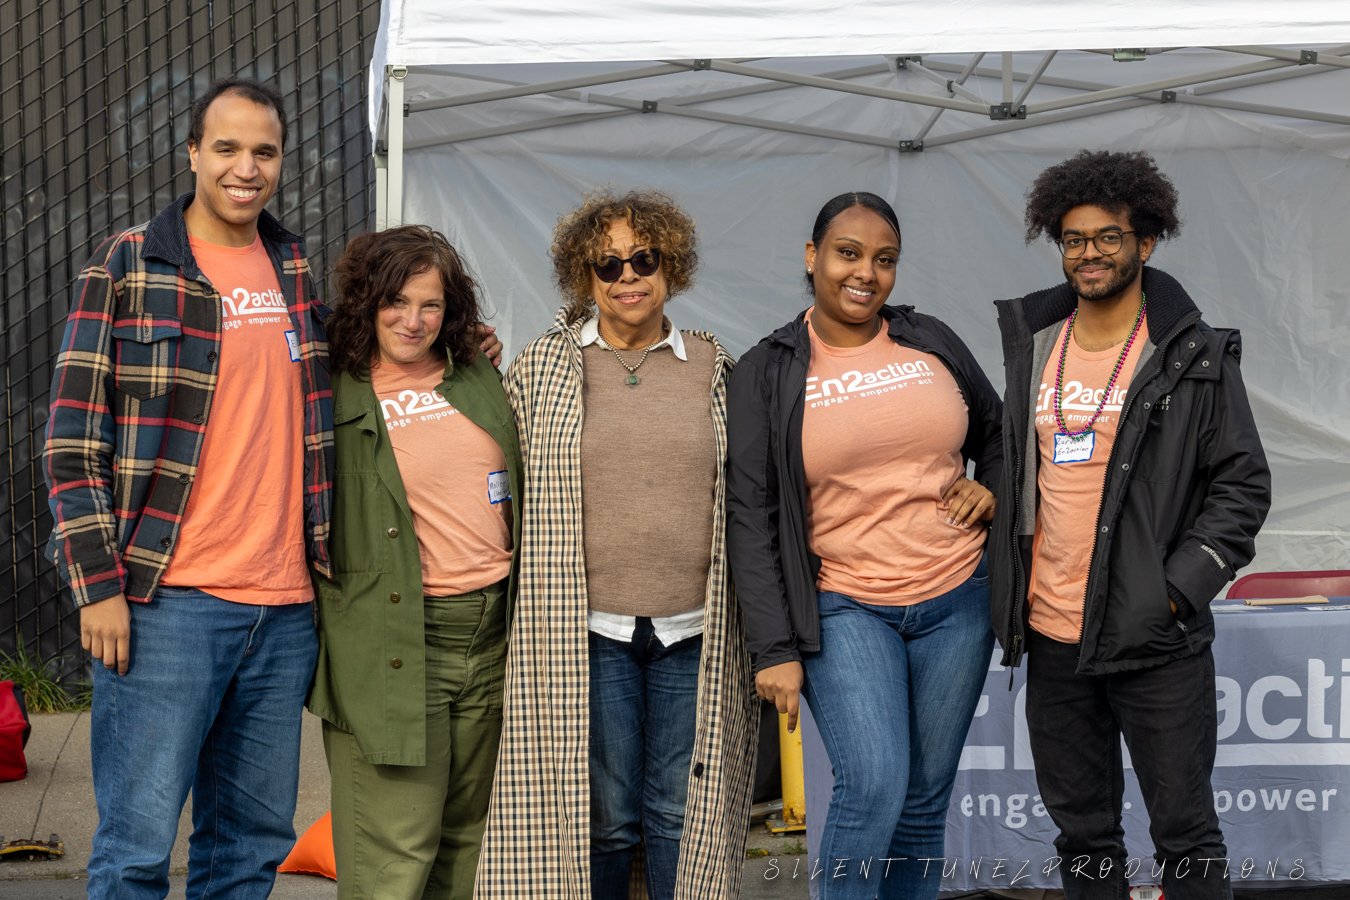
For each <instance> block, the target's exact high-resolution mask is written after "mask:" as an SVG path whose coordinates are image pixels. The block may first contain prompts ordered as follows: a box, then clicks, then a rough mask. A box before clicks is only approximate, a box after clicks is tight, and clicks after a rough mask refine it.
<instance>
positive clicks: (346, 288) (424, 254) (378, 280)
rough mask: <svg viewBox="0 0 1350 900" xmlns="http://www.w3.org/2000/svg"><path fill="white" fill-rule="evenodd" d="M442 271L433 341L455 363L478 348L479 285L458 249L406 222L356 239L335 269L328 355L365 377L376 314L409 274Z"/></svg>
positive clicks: (372, 356) (373, 348)
mask: <svg viewBox="0 0 1350 900" xmlns="http://www.w3.org/2000/svg"><path fill="white" fill-rule="evenodd" d="M432 268H434V269H436V270H437V271H438V272H440V275H441V286H442V288H443V289H444V290H445V318H444V320H443V321H442V322H441V333H440V334H439V335H438V336H437V337H436V341H435V343H434V344H433V346H435V347H440V348H443V349H444V350H446V351H448V352H449V354H450V357H451V359H453V360H454V362H455V365H459V366H464V365H468V364H469V363H471V362H473V358H474V355H475V354H477V353H478V344H479V335H478V333H477V329H476V328H475V326H477V325H478V324H479V317H478V284H477V282H475V281H474V279H473V276H472V275H470V274H469V270H468V267H467V266H466V265H465V264H464V261H463V259H461V258H460V255H459V253H458V252H457V251H456V250H455V248H454V247H452V246H450V242H449V241H447V240H446V239H445V236H444V235H442V234H441V233H440V232H438V231H436V230H435V229H432V228H430V227H428V226H426V225H403V226H400V227H398V228H390V229H387V230H385V231H377V232H374V233H372V234H363V235H360V236H359V237H355V238H352V240H351V242H350V243H348V244H347V249H345V250H343V251H342V256H341V257H340V258H339V259H338V261H337V265H336V266H335V267H334V271H333V282H334V289H335V295H336V297H337V302H336V303H335V304H334V309H333V314H332V315H331V316H330V317H329V318H328V322H327V323H326V325H327V331H328V355H329V358H330V359H331V360H332V363H333V369H334V370H335V371H341V372H348V373H350V374H352V375H355V376H358V377H363V376H364V375H365V374H367V373H368V372H369V371H370V366H371V364H372V363H374V362H375V360H376V358H377V357H378V355H379V352H380V348H379V342H378V340H377V338H376V334H375V317H376V314H377V313H378V312H379V310H381V309H383V308H384V307H386V306H389V305H390V304H391V303H393V302H394V300H395V298H397V297H398V294H399V291H401V290H403V285H404V284H406V283H407V281H408V279H409V278H412V277H413V276H415V275H420V274H421V273H422V272H425V271H427V270H428V269H432Z"/></svg>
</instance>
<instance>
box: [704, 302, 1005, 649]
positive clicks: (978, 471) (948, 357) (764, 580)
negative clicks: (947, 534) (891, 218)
mask: <svg viewBox="0 0 1350 900" xmlns="http://www.w3.org/2000/svg"><path fill="white" fill-rule="evenodd" d="M804 316H805V314H804V313H803V314H802V315H799V316H798V317H797V318H796V319H794V320H793V321H791V322H789V323H788V324H787V325H784V326H783V327H782V328H780V329H778V330H777V331H775V332H774V333H773V334H771V335H769V336H768V337H767V338H765V339H764V340H762V341H760V342H759V344H758V345H756V346H755V347H752V348H751V349H750V350H749V352H747V353H746V354H745V356H743V357H742V358H741V360H740V362H738V363H737V364H736V369H735V371H733V372H732V373H731V382H730V384H729V385H728V388H727V430H728V435H727V438H728V450H727V552H728V554H729V558H730V562H731V574H732V578H733V580H734V581H735V584H736V597H737V600H738V601H739V602H740V605H741V611H742V613H743V614H744V616H745V637H746V645H747V646H748V648H749V650H750V656H751V659H752V660H753V662H754V671H756V672H758V671H759V670H761V669H766V668H768V667H769V666H774V665H778V664H779V663H784V662H790V661H792V660H800V659H801V658H802V657H801V655H802V653H813V652H816V651H818V650H820V618H819V610H818V607H817V605H816V575H817V573H818V572H819V571H820V558H819V557H817V556H816V555H815V554H813V553H812V552H811V551H810V549H809V546H808V544H807V534H806V476H805V473H804V469H803V466H802V413H803V407H804V394H805V390H806V370H807V366H808V365H809V363H810V360H811V340H810V337H809V335H808V333H807V330H806V323H805V318H804ZM881 316H882V318H883V319H885V320H886V324H887V333H888V334H889V335H890V338H891V340H893V341H895V342H896V343H897V344H901V345H903V346H906V347H912V348H914V349H916V350H922V351H924V352H926V353H931V354H933V355H934V356H936V357H937V358H938V359H940V360H941V361H942V363H943V365H945V366H946V367H947V370H948V371H949V372H951V374H952V377H953V378H955V379H956V384H957V386H958V387H959V388H960V389H961V395H962V396H963V397H964V398H965V401H966V406H967V408H968V409H969V414H970V422H969V425H968V426H967V429H966V440H965V443H964V444H963V445H962V447H961V455H962V457H963V458H964V459H965V460H966V462H970V461H971V460H974V461H975V480H976V481H978V482H980V483H981V484H983V485H984V486H985V487H987V488H989V490H991V491H996V490H997V485H998V483H999V473H1000V468H1001V466H1002V464H1003V449H1002V440H1003V437H1002V432H1001V426H1000V423H1001V421H1002V403H1001V402H1000V401H999V399H998V393H997V392H996V391H995V390H994V388H993V386H992V385H990V383H989V379H988V378H986V377H985V375H984V372H983V371H982V370H981V369H980V366H979V364H978V363H977V362H976V361H975V357H974V356H972V355H971V353H970V350H969V349H968V348H967V347H966V345H965V344H964V343H963V342H962V341H961V339H960V338H959V337H957V336H956V332H954V331H952V330H951V329H950V328H948V327H947V326H946V325H945V324H944V323H942V322H940V321H939V320H937V319H935V318H933V317H932V316H928V315H924V314H923V313H918V312H915V311H914V308H913V307H910V306H883V307H882V308H881ZM916 427H923V424H922V423H916ZM839 440H841V441H847V440H848V435H846V434H841V435H839ZM896 564H897V565H903V561H901V560H897V562H896Z"/></svg>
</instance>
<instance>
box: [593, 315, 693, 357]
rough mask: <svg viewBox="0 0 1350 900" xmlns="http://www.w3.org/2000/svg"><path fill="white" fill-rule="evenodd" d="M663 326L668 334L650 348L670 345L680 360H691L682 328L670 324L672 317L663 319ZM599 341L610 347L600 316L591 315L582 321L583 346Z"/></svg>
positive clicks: (657, 348) (654, 348)
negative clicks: (602, 334)
mask: <svg viewBox="0 0 1350 900" xmlns="http://www.w3.org/2000/svg"><path fill="white" fill-rule="evenodd" d="M661 328H662V330H664V331H665V333H666V336H665V337H663V338H661V340H659V341H657V342H656V343H655V344H652V345H651V347H650V349H652V350H659V349H661V348H662V347H669V348H670V352H672V353H674V354H675V358H676V359H678V360H679V361H680V362H689V356H688V355H687V354H686V353H685V352H684V338H683V337H682V336H681V335H680V329H678V328H676V327H675V326H674V325H672V324H670V319H668V318H663V319H662V320H661ZM594 343H599V344H600V346H601V347H604V348H605V349H610V346H609V342H608V341H606V340H605V339H604V338H602V337H601V336H600V317H599V316H591V317H590V318H589V319H587V320H586V321H585V322H583V323H581V346H583V347H589V346H590V345H591V344H594Z"/></svg>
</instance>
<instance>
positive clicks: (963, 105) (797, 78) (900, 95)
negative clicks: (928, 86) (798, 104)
mask: <svg viewBox="0 0 1350 900" xmlns="http://www.w3.org/2000/svg"><path fill="white" fill-rule="evenodd" d="M691 68H692V66H691ZM707 68H710V69H713V70H715V71H718V72H726V73H728V74H731V75H744V76H745V77H747V78H759V79H762V80H764V81H781V82H785V83H787V84H796V85H801V86H802V87H814V88H820V89H821V90H826V91H839V92H840V93H844V94H858V95H860V96H863V97H875V98H877V99H879V100H899V101H900V102H902V103H913V104H915V105H918V106H937V107H941V108H943V109H955V110H959V111H960V112H968V113H977V114H979V115H988V114H989V107H988V106H987V105H982V104H978V103H970V102H967V101H963V100H950V99H948V98H946V97H934V96H932V95H931V94H916V93H914V92H913V91H897V90H895V89H894V88H878V87H872V86H870V85H863V84H850V83H849V82H846V81H839V80H838V79H834V78H821V77H819V76H816V75H797V74H794V73H791V72H779V71H776V70H773V69H763V68H760V67H759V66H745V65H741V64H739V63H733V62H727V61H725V60H720V59H714V60H710V61H709V62H708V66H707Z"/></svg>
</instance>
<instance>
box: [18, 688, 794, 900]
mask: <svg viewBox="0 0 1350 900" xmlns="http://www.w3.org/2000/svg"><path fill="white" fill-rule="evenodd" d="M302 734H303V736H302V738H301V747H300V795H299V797H298V799H297V802H296V807H295V832H296V834H303V833H304V831H305V829H307V828H309V826H310V825H312V824H313V823H314V822H315V820H317V819H318V818H320V817H321V816H322V815H323V814H324V813H325V812H327V811H328V766H327V763H326V761H325V760H324V753H323V738H322V736H321V732H320V728H319V720H318V719H317V718H316V717H314V716H312V715H310V714H309V713H305V722H304V729H303V732H302ZM26 755H27V758H28V777H27V778H25V779H24V780H23V781H14V782H8V783H4V784H0V835H3V836H4V839H5V840H7V841H8V840H13V839H14V838H26V837H35V838H39V839H42V840H46V839H47V838H48V836H49V835H51V834H56V835H59V836H60V838H61V840H62V841H64V842H65V848H66V854H65V856H64V858H62V859H59V860H39V861H35V862H6V863H0V898H4V900H74V898H81V897H84V896H85V890H84V866H85V862H86V861H87V860H88V859H89V849H90V845H91V840H92V838H93V834H94V826H95V825H96V824H97V822H98V813H97V812H96V810H95V808H94V786H93V780H92V777H91V776H90V771H89V714H88V713H62V714H57V715H38V716H34V717H33V734H32V737H31V738H29V741H28V747H27V750H26ZM191 828H192V825H191V802H190V801H189V804H188V808H187V809H184V811H183V815H182V817H181V818H180V820H179V823H178V840H177V842H176V843H175V844H174V849H173V856H172V858H171V860H170V863H169V871H170V873H171V876H172V887H171V891H170V894H169V896H170V897H182V896H183V884H184V877H183V875H184V873H185V872H186V871H187V842H188V834H189V833H190V831H191ZM804 842H805V836H804V835H803V836H794V837H787V838H783V837H775V836H772V835H768V834H766V833H765V832H764V831H763V829H761V828H753V829H751V845H752V846H754V847H758V848H761V849H763V850H765V851H767V852H768V853H769V854H770V855H769V856H768V857H763V858H753V859H747V860H746V863H745V888H744V890H743V892H742V897H744V898H747V900H758V898H766V900H767V898H782V900H786V898H805V897H807V896H808V895H809V891H808V887H807V882H806V879H805V878H804V877H801V878H797V879H793V878H791V875H790V873H791V872H792V871H793V869H794V867H795V868H797V869H798V870H799V871H803V872H804V871H805V870H806V867H805V866H804V865H796V864H795V858H794V857H793V856H791V855H788V854H787V852H786V851H789V850H794V849H796V848H797V846H800V845H801V844H803V843H804ZM766 874H767V875H768V876H769V877H767V878H766V877H765V876H766ZM775 876H777V877H775ZM272 896H273V897H276V898H283V900H331V898H334V897H336V896H337V887H336V885H335V884H334V883H333V882H331V881H329V880H327V879H325V878H316V877H313V876H308V875H281V876H278V878H277V885H276V888H275V889H274V890H273V892H272Z"/></svg>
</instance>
